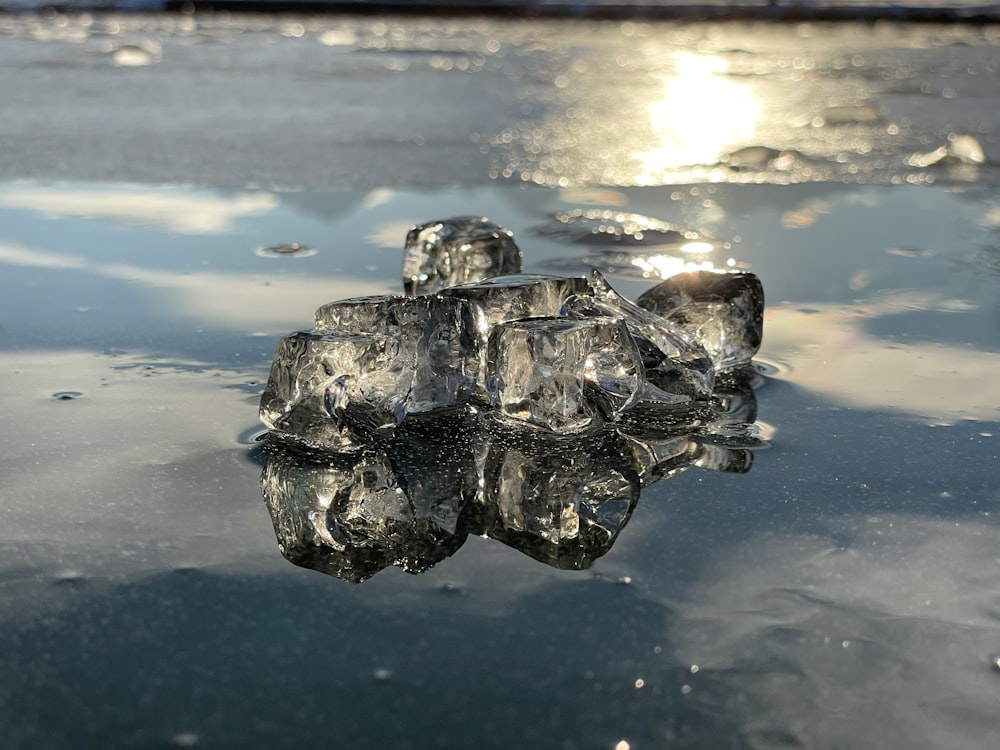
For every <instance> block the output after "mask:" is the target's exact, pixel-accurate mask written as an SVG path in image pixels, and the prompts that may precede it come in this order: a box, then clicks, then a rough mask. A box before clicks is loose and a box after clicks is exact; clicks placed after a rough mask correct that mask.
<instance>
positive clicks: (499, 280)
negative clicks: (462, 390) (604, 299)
mask: <svg viewBox="0 0 1000 750" xmlns="http://www.w3.org/2000/svg"><path fill="white" fill-rule="evenodd" d="M590 291H591V289H590V284H589V283H588V281H587V279H585V278H582V277H574V276H545V275H542V274H528V273H525V274H511V275H506V276H497V277H495V278H492V279H486V280H485V281H481V282H479V283H476V284H465V285H462V286H455V287H451V288H450V289H445V290H443V291H442V292H441V296H442V297H453V298H457V299H464V300H467V301H469V302H471V303H473V304H475V305H476V306H477V307H478V309H479V310H481V311H482V315H481V319H480V330H481V333H483V335H489V331H490V329H491V328H492V327H493V326H495V325H497V324H498V323H505V322H507V321H510V320H521V319H522V318H544V317H556V316H558V315H561V314H562V312H563V305H564V304H565V303H566V300H567V299H569V298H570V297H571V296H572V295H574V294H588V293H590Z"/></svg>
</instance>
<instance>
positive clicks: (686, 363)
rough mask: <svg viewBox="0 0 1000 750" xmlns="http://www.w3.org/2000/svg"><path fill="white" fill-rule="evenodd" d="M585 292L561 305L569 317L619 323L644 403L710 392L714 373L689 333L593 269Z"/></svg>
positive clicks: (695, 397) (707, 359)
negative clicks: (640, 374)
mask: <svg viewBox="0 0 1000 750" xmlns="http://www.w3.org/2000/svg"><path fill="white" fill-rule="evenodd" d="M588 281H589V286H590V290H589V291H590V293H589V294H581V295H575V296H573V297H571V298H569V299H568V300H567V301H566V304H565V305H564V311H565V313H566V314H567V315H568V316H570V317H574V318H580V317H590V316H610V317H615V318H619V319H620V320H622V321H624V323H625V325H626V327H627V328H628V331H629V334H630V335H631V336H632V338H633V339H634V340H635V342H636V344H637V346H638V348H639V352H640V354H641V356H642V362H643V366H644V367H645V370H646V376H647V378H648V379H649V380H650V383H651V384H652V385H653V386H655V388H657V389H659V390H660V391H661V392H662V393H661V395H660V396H659V397H657V396H655V395H654V393H653V391H652V390H650V389H647V398H653V399H659V400H666V401H670V400H672V399H670V398H669V396H682V397H684V400H688V399H692V398H693V399H706V398H708V397H709V396H710V395H711V393H712V388H713V385H714V380H715V370H714V366H713V363H712V360H711V359H710V358H709V355H708V352H706V351H705V349H704V347H702V346H701V344H699V343H697V342H696V341H695V340H694V339H693V338H692V337H691V336H690V335H689V334H687V333H685V332H684V331H683V330H681V329H680V328H678V327H677V326H675V325H673V324H672V323H670V322H669V321H667V320H665V319H664V318H662V317H661V316H659V315H657V314H656V313H653V312H651V311H649V310H646V309H644V308H642V307H639V306H638V305H637V304H635V303H634V302H632V301H630V300H628V299H627V298H625V297H623V296H622V295H620V294H618V292H616V291H615V290H614V289H613V288H612V287H611V285H610V284H608V282H607V280H606V279H605V278H604V277H603V276H602V275H601V274H600V272H599V271H597V270H596V269H595V270H593V271H591V274H590V278H589V280H588Z"/></svg>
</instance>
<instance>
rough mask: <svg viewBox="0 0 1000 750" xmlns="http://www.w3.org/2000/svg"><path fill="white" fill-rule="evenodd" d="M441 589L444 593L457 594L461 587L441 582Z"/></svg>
mask: <svg viewBox="0 0 1000 750" xmlns="http://www.w3.org/2000/svg"><path fill="white" fill-rule="evenodd" d="M441 591H443V592H444V593H446V594H458V593H461V591H462V590H461V589H460V588H459V587H458V586H457V585H456V584H454V583H450V582H449V583H443V584H441Z"/></svg>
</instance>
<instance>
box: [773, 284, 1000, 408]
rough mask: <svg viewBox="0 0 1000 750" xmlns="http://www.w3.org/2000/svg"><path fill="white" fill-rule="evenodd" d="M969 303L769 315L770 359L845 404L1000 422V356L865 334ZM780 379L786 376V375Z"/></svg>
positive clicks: (923, 298) (920, 300) (896, 298)
mask: <svg viewBox="0 0 1000 750" xmlns="http://www.w3.org/2000/svg"><path fill="white" fill-rule="evenodd" d="M967 307H968V303H966V302H964V301H962V300H947V299H935V298H933V295H926V294H924V295H920V294H916V293H911V294H906V293H900V294H895V295H887V296H885V297H882V298H880V299H877V300H874V301H871V302H868V303H864V304H858V305H853V306H849V307H840V306H832V305H831V306H824V305H809V308H808V309H800V308H796V307H791V306H784V307H773V308H768V310H767V312H766V313H765V317H766V324H765V329H766V330H767V339H766V341H765V347H766V354H767V355H768V356H771V357H775V358H777V360H778V361H780V362H781V363H783V364H784V365H786V366H787V367H788V369H789V370H790V379H791V380H792V381H793V382H794V383H795V384H796V385H798V386H800V387H803V388H807V389H809V390H811V391H814V392H816V393H818V394H821V395H822V396H824V397H826V398H829V399H831V400H832V401H835V402H837V403H840V404H845V405H847V406H852V407H856V408H861V409H875V410H890V411H895V412H903V413H906V414H909V415H911V416H914V417H919V418H922V419H928V420H931V421H932V422H934V423H953V422H957V421H960V420H963V419H981V420H985V421H994V420H996V419H998V418H1000V406H998V404H1000V379H998V378H997V377H996V374H997V373H998V372H1000V354H997V353H995V352H988V351H980V350H975V349H970V348H967V347H962V346H953V345H945V344H938V343H913V344H896V343H894V344H891V345H890V344H889V343H887V342H886V341H885V340H884V339H881V338H878V337H876V336H873V335H871V334H870V333H868V332H867V331H866V330H865V325H866V322H868V321H870V320H871V319H873V318H877V317H880V316H885V315H892V314H896V313H900V312H904V311H907V310H913V309H921V310H937V311H940V312H955V311H961V310H965V309H967ZM779 377H780V375H779Z"/></svg>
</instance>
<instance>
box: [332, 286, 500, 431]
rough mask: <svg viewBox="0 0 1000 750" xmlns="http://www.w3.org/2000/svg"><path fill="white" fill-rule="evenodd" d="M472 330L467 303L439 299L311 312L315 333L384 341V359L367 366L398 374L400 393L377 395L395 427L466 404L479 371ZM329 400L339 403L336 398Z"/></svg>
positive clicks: (373, 301)
mask: <svg viewBox="0 0 1000 750" xmlns="http://www.w3.org/2000/svg"><path fill="white" fill-rule="evenodd" d="M477 327H478V326H477V323H476V322H475V319H474V311H473V308H472V306H471V305H469V303H467V302H466V301H464V300H462V299H458V298H447V299H446V298H443V297H441V296H439V295H427V296H422V297H402V296H391V295H390V296H375V297H356V298H353V299H347V300H341V301H339V302H331V303H330V304H327V305H323V306H322V307H321V308H319V309H318V310H317V311H316V328H317V330H337V331H340V332H345V333H351V334H362V335H369V336H373V337H375V338H376V339H377V340H379V341H385V346H384V347H383V348H384V350H385V352H386V353H387V356H386V357H385V358H384V359H382V360H381V361H378V362H374V363H372V366H373V367H374V368H376V369H377V368H379V367H381V368H385V369H387V370H389V371H394V370H399V371H400V373H401V374H400V378H399V380H398V381H396V382H397V383H398V388H399V389H400V392H398V393H397V394H395V397H393V396H392V395H391V394H383V396H384V398H385V399H386V401H387V405H389V404H388V402H389V401H393V403H392V409H393V414H394V415H395V417H396V423H397V424H398V423H399V422H401V421H402V419H403V418H404V417H405V416H406V414H410V413H421V412H427V411H431V410H433V409H439V408H447V407H450V406H455V405H457V404H462V403H465V402H467V401H468V400H469V398H470V397H471V396H472V394H473V393H474V392H475V391H476V389H477V386H478V385H479V383H480V381H481V378H482V370H483V354H484V351H483V350H484V347H483V346H482V345H481V344H482V341H481V338H480V336H479V334H478V332H477ZM407 373H408V374H407ZM345 374H347V375H352V374H353V373H352V372H350V371H348V372H346V373H345ZM407 378H408V381H407ZM348 385H350V384H349V383H348ZM335 395H336V397H338V398H339V393H338V394H335ZM334 402H336V398H334ZM347 406H348V408H349V405H347Z"/></svg>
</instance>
